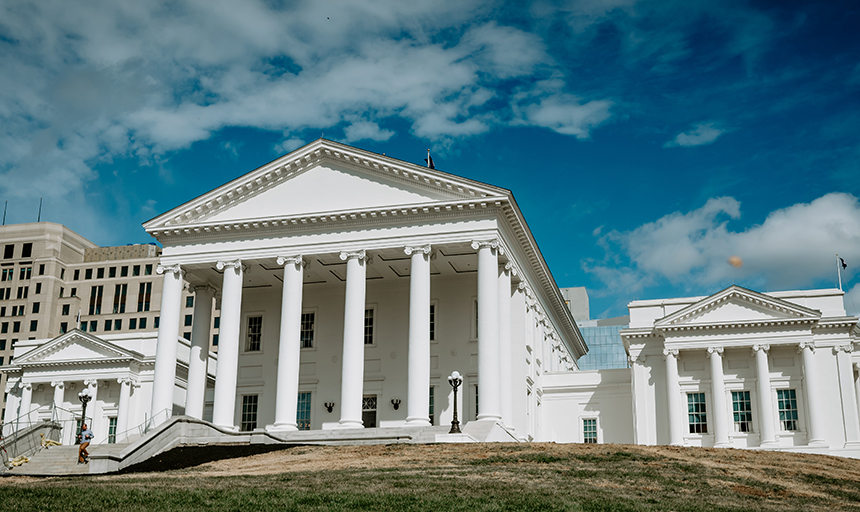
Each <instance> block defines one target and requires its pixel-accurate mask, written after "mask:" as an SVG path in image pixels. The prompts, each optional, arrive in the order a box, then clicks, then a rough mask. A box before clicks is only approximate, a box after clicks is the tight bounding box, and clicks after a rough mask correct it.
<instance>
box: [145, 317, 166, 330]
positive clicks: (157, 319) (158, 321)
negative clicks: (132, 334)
mask: <svg viewBox="0 0 860 512" xmlns="http://www.w3.org/2000/svg"><path fill="white" fill-rule="evenodd" d="M160 324H161V317H160V316H157V317H155V318H153V319H152V327H153V328H154V329H158V326H159V325H160ZM141 329H142V327H141Z"/></svg>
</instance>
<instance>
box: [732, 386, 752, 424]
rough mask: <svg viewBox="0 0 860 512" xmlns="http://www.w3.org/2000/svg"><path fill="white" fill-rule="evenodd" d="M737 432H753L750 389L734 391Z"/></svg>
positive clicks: (733, 405)
mask: <svg viewBox="0 0 860 512" xmlns="http://www.w3.org/2000/svg"><path fill="white" fill-rule="evenodd" d="M732 414H733V415H734V420H735V432H752V404H751V402H750V392H749V391H732Z"/></svg>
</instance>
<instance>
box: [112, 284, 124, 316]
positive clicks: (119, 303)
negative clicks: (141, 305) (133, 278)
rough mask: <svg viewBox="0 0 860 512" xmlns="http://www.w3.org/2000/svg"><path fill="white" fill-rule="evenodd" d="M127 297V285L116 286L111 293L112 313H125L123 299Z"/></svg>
mask: <svg viewBox="0 0 860 512" xmlns="http://www.w3.org/2000/svg"><path fill="white" fill-rule="evenodd" d="M127 296H128V284H118V285H116V288H115V289H114V292H113V312H114V314H116V313H125V299H126V297H127Z"/></svg>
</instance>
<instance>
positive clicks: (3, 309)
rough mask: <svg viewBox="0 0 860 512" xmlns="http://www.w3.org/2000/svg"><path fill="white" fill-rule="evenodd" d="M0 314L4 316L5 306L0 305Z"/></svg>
mask: <svg viewBox="0 0 860 512" xmlns="http://www.w3.org/2000/svg"><path fill="white" fill-rule="evenodd" d="M0 316H6V306H2V307H0Z"/></svg>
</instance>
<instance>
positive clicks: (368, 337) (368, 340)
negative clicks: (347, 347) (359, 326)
mask: <svg viewBox="0 0 860 512" xmlns="http://www.w3.org/2000/svg"><path fill="white" fill-rule="evenodd" d="M364 344H365V345H373V309H365V310H364Z"/></svg>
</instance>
